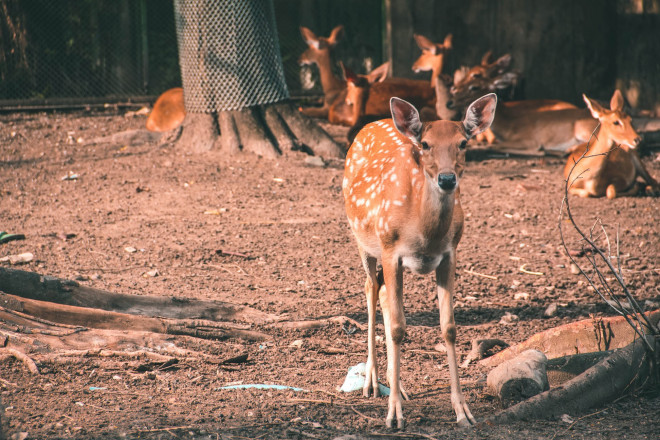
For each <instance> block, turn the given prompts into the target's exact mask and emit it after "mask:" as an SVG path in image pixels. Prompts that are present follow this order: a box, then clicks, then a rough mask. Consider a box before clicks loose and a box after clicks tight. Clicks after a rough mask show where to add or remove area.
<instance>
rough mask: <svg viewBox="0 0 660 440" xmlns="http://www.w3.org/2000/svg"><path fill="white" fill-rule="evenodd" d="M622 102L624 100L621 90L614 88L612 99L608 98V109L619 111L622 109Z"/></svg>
mask: <svg viewBox="0 0 660 440" xmlns="http://www.w3.org/2000/svg"><path fill="white" fill-rule="evenodd" d="M623 104H624V102H623V95H622V94H621V90H619V89H616V90H615V91H614V94H613V95H612V99H610V109H611V110H614V111H621V110H623Z"/></svg>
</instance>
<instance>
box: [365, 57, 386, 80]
mask: <svg viewBox="0 0 660 440" xmlns="http://www.w3.org/2000/svg"><path fill="white" fill-rule="evenodd" d="M389 70H390V62H389V61H387V62H385V63H383V64H381V65H380V66H378V67H376V68H375V69H374V70H372V71H371V72H369V73H368V74H367V81H369V84H373V83H377V82H383V81H385V78H387V73H388V72H389Z"/></svg>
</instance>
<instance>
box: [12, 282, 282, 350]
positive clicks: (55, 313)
mask: <svg viewBox="0 0 660 440" xmlns="http://www.w3.org/2000/svg"><path fill="white" fill-rule="evenodd" d="M0 301H2V302H1V303H0V304H3V308H4V309H5V310H17V311H19V312H21V313H22V315H21V316H20V318H21V319H26V318H25V315H26V314H27V315H30V316H34V317H36V318H40V319H45V320H48V321H51V322H56V323H62V324H69V325H78V326H82V327H90V328H97V329H106V330H126V331H143V332H152V333H163V334H168V335H182V334H183V335H188V336H194V337H197V338H202V339H215V340H224V339H230V338H236V339H244V340H248V341H264V340H267V339H270V336H269V335H267V334H265V333H261V332H256V331H252V330H246V329H244V328H239V326H237V325H236V324H231V323H219V322H211V321H205V320H190V319H171V318H157V317H149V316H141V315H131V314H127V313H118V312H112V311H107V310H100V309H94V308H89V307H78V306H69V305H63V304H56V303H52V302H47V301H38V300H34V299H26V298H21V297H18V296H14V295H9V294H6V293H0ZM4 320H5V321H6V320H7V315H6V314H5V315H4Z"/></svg>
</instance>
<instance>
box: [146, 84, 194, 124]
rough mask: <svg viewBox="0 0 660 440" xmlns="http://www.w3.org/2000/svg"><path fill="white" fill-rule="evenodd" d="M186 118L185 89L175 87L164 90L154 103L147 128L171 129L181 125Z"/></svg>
mask: <svg viewBox="0 0 660 440" xmlns="http://www.w3.org/2000/svg"><path fill="white" fill-rule="evenodd" d="M185 118H186V108H185V107H184V105H183V89H182V88H181V87H175V88H173V89H169V90H167V91H165V92H163V94H162V95H160V96H159V97H158V99H157V100H156V102H155V103H154V108H153V109H152V110H151V113H149V117H148V118H147V130H149V131H170V130H172V129H174V128H177V127H178V126H179V125H181V123H183V120H184V119H185Z"/></svg>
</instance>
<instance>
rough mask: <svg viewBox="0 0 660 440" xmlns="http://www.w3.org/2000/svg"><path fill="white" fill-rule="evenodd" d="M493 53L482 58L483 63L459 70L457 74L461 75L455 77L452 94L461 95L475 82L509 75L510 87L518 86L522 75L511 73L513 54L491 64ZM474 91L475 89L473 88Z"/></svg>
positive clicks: (488, 53)
mask: <svg viewBox="0 0 660 440" xmlns="http://www.w3.org/2000/svg"><path fill="white" fill-rule="evenodd" d="M491 56H492V52H491V51H488V52H486V53H485V54H484V56H483V58H481V63H480V64H478V65H476V66H473V67H469V68H467V67H466V68H462V69H459V70H458V71H457V72H459V73H460V75H456V74H455V75H454V84H453V86H452V88H451V93H452V94H456V93H461V92H463V91H464V90H466V89H468V90H469V89H470V87H473V86H472V83H473V82H474V81H486V80H493V79H494V78H495V77H497V76H500V75H503V74H505V73H506V74H507V76H508V78H509V83H508V84H507V85H508V86H512V87H515V86H516V85H517V82H518V79H519V76H520V74H519V73H517V72H510V71H509V69H510V68H511V54H508V53H507V54H504V55H502V56H501V57H499V58H498V59H496V60H495V61H493V62H490V59H491ZM472 90H474V87H473V88H472Z"/></svg>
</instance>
